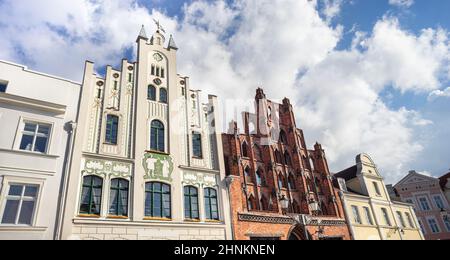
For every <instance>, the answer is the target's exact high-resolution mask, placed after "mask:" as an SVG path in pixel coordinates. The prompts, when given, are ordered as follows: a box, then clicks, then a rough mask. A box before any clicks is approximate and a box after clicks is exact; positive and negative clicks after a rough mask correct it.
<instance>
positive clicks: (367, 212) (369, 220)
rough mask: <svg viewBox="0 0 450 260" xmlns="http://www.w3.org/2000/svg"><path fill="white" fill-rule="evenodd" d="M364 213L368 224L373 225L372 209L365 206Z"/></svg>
mask: <svg viewBox="0 0 450 260" xmlns="http://www.w3.org/2000/svg"><path fill="white" fill-rule="evenodd" d="M364 214H365V216H366V222H367V224H369V225H371V226H373V220H372V214H371V213H370V209H369V208H368V207H364Z"/></svg>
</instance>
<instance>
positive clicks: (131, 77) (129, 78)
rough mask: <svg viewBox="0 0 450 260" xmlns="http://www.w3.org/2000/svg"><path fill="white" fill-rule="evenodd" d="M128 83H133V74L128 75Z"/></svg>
mask: <svg viewBox="0 0 450 260" xmlns="http://www.w3.org/2000/svg"><path fill="white" fill-rule="evenodd" d="M128 82H133V74H131V73H128Z"/></svg>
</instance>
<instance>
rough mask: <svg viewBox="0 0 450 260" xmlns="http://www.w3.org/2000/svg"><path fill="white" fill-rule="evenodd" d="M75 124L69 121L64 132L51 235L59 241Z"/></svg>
mask: <svg viewBox="0 0 450 260" xmlns="http://www.w3.org/2000/svg"><path fill="white" fill-rule="evenodd" d="M76 127H77V125H76V123H75V122H73V121H70V122H68V123H66V125H65V130H66V131H67V134H68V136H67V145H66V155H67V156H66V158H65V159H64V164H63V176H62V178H61V188H60V190H59V199H58V201H59V202H58V204H59V206H58V209H57V213H56V223H55V231H54V234H53V239H54V240H60V239H61V230H62V223H63V217H64V211H65V206H66V195H67V186H68V180H69V172H70V166H71V164H72V152H73V149H72V148H73V139H74V138H73V137H74V135H75V134H74V133H75V132H76Z"/></svg>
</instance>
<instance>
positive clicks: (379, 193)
mask: <svg viewBox="0 0 450 260" xmlns="http://www.w3.org/2000/svg"><path fill="white" fill-rule="evenodd" d="M373 188H374V189H375V192H376V194H377V196H381V191H380V187H378V183H377V182H373Z"/></svg>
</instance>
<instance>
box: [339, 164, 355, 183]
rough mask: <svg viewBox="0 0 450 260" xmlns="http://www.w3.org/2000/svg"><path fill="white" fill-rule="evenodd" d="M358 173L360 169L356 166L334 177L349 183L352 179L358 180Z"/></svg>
mask: <svg viewBox="0 0 450 260" xmlns="http://www.w3.org/2000/svg"><path fill="white" fill-rule="evenodd" d="M357 173H358V167H357V166H356V165H354V166H352V167H350V168H348V169H346V170H343V171H341V172H338V173H336V174H334V177H336V178H342V179H344V180H346V181H349V180H351V179H354V178H356V174H357Z"/></svg>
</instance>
